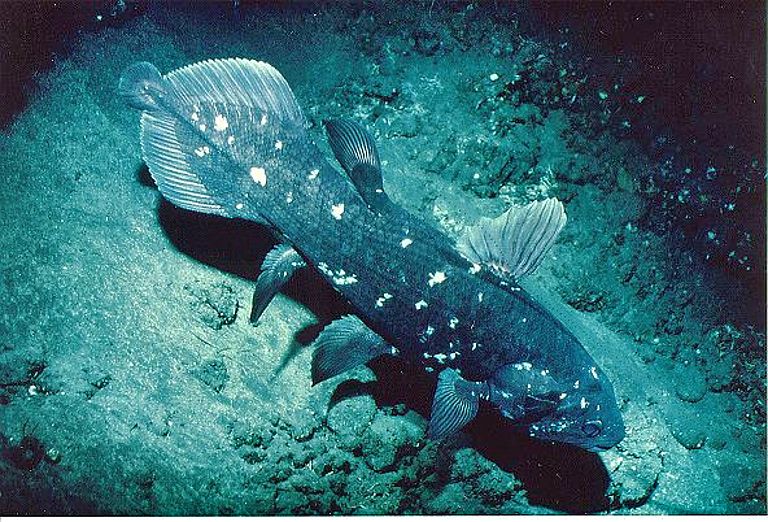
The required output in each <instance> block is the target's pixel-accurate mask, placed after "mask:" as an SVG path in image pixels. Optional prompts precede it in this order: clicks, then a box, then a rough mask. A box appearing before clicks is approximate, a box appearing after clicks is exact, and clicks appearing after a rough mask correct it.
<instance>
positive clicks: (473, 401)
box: [427, 368, 487, 439]
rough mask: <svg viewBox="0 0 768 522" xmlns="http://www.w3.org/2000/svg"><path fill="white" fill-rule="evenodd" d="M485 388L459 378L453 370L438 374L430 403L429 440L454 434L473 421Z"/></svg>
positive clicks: (448, 369) (477, 383)
mask: <svg viewBox="0 0 768 522" xmlns="http://www.w3.org/2000/svg"><path fill="white" fill-rule="evenodd" d="M486 388H487V386H486V385H485V384H484V383H479V382H472V381H467V380H466V379H464V378H462V377H461V375H459V374H458V372H457V371H456V370H454V369H453V368H446V369H445V370H443V371H441V372H440V375H439V376H438V378H437V390H436V391H435V397H434V399H433V400H432V415H431V417H430V419H429V429H428V431H427V435H428V436H429V438H431V439H440V438H442V437H445V436H447V435H451V434H453V433H456V432H457V431H459V430H460V429H461V428H463V427H464V426H466V425H467V423H469V421H471V420H472V419H474V418H475V416H476V415H477V411H478V409H479V407H480V395H482V394H483V393H484V391H485V389H486Z"/></svg>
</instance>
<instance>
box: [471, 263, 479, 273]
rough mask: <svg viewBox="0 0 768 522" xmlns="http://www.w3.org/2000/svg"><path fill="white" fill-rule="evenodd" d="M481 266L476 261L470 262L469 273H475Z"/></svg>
mask: <svg viewBox="0 0 768 522" xmlns="http://www.w3.org/2000/svg"><path fill="white" fill-rule="evenodd" d="M481 268H482V266H480V265H479V264H478V263H472V266H470V267H469V273H470V274H476V273H478V272H479V271H480V269H481Z"/></svg>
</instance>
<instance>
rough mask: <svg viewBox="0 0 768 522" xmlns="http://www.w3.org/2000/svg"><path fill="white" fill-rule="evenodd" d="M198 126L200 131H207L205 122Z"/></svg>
mask: <svg viewBox="0 0 768 522" xmlns="http://www.w3.org/2000/svg"><path fill="white" fill-rule="evenodd" d="M197 128H198V129H200V132H205V129H207V128H208V127H206V126H205V123H201V124H200V125H198V126H197Z"/></svg>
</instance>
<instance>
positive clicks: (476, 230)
mask: <svg viewBox="0 0 768 522" xmlns="http://www.w3.org/2000/svg"><path fill="white" fill-rule="evenodd" d="M566 219H567V218H566V215H565V210H564V209H563V204H562V203H560V201H558V200H557V198H549V199H546V200H543V201H534V202H532V203H529V204H528V205H525V206H513V207H511V208H510V209H509V210H507V211H506V212H504V213H503V214H502V215H500V216H498V217H497V218H495V219H488V218H483V219H481V220H480V222H479V223H478V224H477V225H475V226H473V227H470V228H469V229H468V230H467V231H466V232H465V233H464V235H463V236H462V237H461V238H460V239H459V241H458V242H457V244H456V248H457V250H458V251H459V253H460V254H462V255H463V256H464V257H465V258H466V259H468V260H469V261H471V262H473V263H484V264H486V265H488V266H490V267H491V268H492V269H493V270H494V271H497V272H499V273H500V275H501V276H502V277H507V278H511V279H517V278H519V277H521V276H524V275H527V274H530V273H532V272H533V271H534V270H536V268H538V266H539V265H540V264H541V262H542V261H543V260H544V256H545V255H546V254H547V252H548V251H549V249H550V248H552V245H553V244H554V243H555V240H556V239H557V236H558V235H559V234H560V231H561V230H562V228H563V226H565V222H566Z"/></svg>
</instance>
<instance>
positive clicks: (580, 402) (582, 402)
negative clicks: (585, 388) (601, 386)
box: [579, 397, 589, 410]
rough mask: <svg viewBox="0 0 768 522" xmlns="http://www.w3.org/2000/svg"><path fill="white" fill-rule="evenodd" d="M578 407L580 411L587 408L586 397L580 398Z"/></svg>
mask: <svg viewBox="0 0 768 522" xmlns="http://www.w3.org/2000/svg"><path fill="white" fill-rule="evenodd" d="M579 406H580V407H581V409H582V410H583V409H585V408H586V407H587V406H589V401H588V400H587V398H586V397H582V398H581V401H579Z"/></svg>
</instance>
